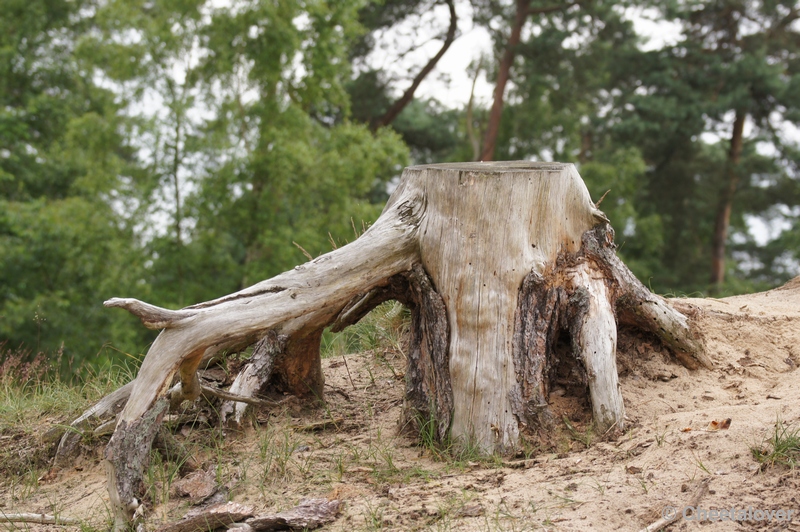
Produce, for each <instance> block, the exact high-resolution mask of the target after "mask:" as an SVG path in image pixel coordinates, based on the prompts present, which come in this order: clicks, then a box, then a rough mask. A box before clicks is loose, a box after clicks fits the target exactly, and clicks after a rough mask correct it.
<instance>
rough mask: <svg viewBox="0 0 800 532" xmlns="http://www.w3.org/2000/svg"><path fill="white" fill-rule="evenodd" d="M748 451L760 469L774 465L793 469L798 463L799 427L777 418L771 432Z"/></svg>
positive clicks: (799, 458)
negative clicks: (759, 465) (760, 442)
mask: <svg viewBox="0 0 800 532" xmlns="http://www.w3.org/2000/svg"><path fill="white" fill-rule="evenodd" d="M750 451H751V453H752V454H753V458H755V459H756V461H758V462H759V463H760V464H761V467H762V469H763V468H766V467H772V466H776V465H779V466H784V467H788V468H790V469H794V468H795V467H797V465H798V463H800V427H798V426H790V425H787V424H786V423H784V422H783V421H781V420H778V421H777V422H776V423H775V428H774V430H773V432H772V434H771V435H770V436H769V437H768V438H766V439H765V440H764V442H763V443H762V444H760V445H754V446H753V447H751V448H750Z"/></svg>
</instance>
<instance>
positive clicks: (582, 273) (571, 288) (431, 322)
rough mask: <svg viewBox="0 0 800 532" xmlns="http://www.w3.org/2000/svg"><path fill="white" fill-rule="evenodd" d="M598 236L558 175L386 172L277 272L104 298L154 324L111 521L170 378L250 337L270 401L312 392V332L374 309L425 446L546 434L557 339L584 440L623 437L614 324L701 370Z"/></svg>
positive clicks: (553, 170) (678, 317)
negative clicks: (335, 230)
mask: <svg viewBox="0 0 800 532" xmlns="http://www.w3.org/2000/svg"><path fill="white" fill-rule="evenodd" d="M613 235H614V233H613V230H612V229H611V227H610V225H608V220H607V219H606V217H605V215H604V214H603V213H602V212H601V211H600V210H598V209H597V208H596V207H595V205H594V204H593V203H592V201H591V199H590V197H589V192H588V191H587V189H586V186H585V185H584V184H583V181H582V180H581V178H580V176H579V175H578V173H577V171H576V170H575V168H574V166H572V165H569V164H559V163H549V164H548V163H530V162H524V161H523V162H514V163H459V164H441V165H428V166H418V167H412V168H407V169H406V170H405V171H404V173H403V177H402V179H401V182H400V185H399V186H398V188H397V189H396V191H395V192H394V194H392V197H391V198H390V199H389V202H388V204H387V205H386V208H385V209H384V211H383V213H382V214H381V216H380V218H379V219H378V220H377V221H376V222H375V224H374V225H373V226H372V227H370V228H369V230H367V231H366V232H365V233H364V234H363V235H362V236H361V237H360V238H359V239H357V240H356V241H355V242H353V243H351V244H348V245H347V246H344V247H342V248H339V249H337V250H335V251H332V252H331V253H328V254H327V255H323V256H321V257H318V258H317V259H314V260H312V261H310V262H308V263H306V264H304V265H302V266H297V267H296V268H295V269H294V270H292V271H289V272H286V273H283V274H281V275H278V276H277V277H274V278H272V279H269V280H267V281H263V282H261V283H258V284H256V285H254V286H252V287H250V288H247V289H245V290H242V291H240V292H237V293H235V294H232V295H229V296H226V297H222V298H220V299H217V300H214V301H209V302H206V303H201V304H198V305H194V306H191V307H187V308H184V309H182V310H176V311H172V310H165V309H161V308H158V307H155V306H152V305H149V304H146V303H142V302H140V301H137V300H134V299H112V300H109V301H108V302H106V305H107V306H113V307H122V308H125V309H127V310H129V311H130V312H132V313H133V314H135V315H137V316H139V317H140V319H141V320H142V322H143V323H144V324H145V325H146V326H148V327H151V328H158V329H163V331H162V332H161V334H160V335H159V337H158V338H157V339H156V341H155V342H154V343H153V345H152V347H151V348H150V351H149V352H148V354H147V356H146V357H145V360H144V362H143V363H142V367H141V369H140V371H139V375H138V377H137V378H136V382H135V385H134V386H133V390H132V392H131V397H130V399H129V401H128V403H127V405H126V406H125V409H124V410H123V411H122V412H121V414H120V416H119V419H118V422H117V429H116V431H115V433H114V436H113V437H112V439H111V441H110V442H109V445H108V448H107V451H106V456H107V460H108V470H109V490H110V491H111V492H112V497H111V499H112V501H113V506H114V509H115V512H116V516H117V527H118V528H119V527H122V526H125V525H126V524H127V522H128V521H129V520H130V519H131V518H132V516H133V512H134V511H135V509H136V507H137V506H138V502H137V497H138V494H137V492H136V490H135V487H136V486H137V482H138V481H139V480H140V478H141V470H139V471H136V467H141V464H142V461H141V460H136V461H130V462H129V463H126V464H125V466H124V467H123V465H122V464H121V463H120V461H119V458H117V457H120V456H122V453H123V452H124V453H127V454H129V455H131V456H143V455H142V454H141V452H140V453H139V454H137V453H134V452H133V451H132V450H131V449H132V448H138V449H142V448H147V449H149V446H150V444H151V442H152V434H153V431H152V426H153V425H154V424H157V423H158V421H159V419H160V414H161V413H162V412H163V408H164V407H163V402H162V401H159V398H160V397H161V396H163V395H164V393H165V392H166V391H167V388H168V387H169V385H170V382H171V379H172V376H173V375H174V374H175V372H178V373H179V374H180V379H181V387H180V389H179V390H180V393H182V394H183V398H185V399H193V398H194V397H197V395H199V393H200V386H199V384H198V383H197V377H196V370H197V366H198V363H199V360H200V359H201V358H202V357H203V356H204V355H205V356H208V355H209V354H211V353H215V352H218V351H220V350H222V349H225V348H227V347H229V346H232V345H242V344H245V343H248V342H249V343H254V342H256V341H257V340H258V339H259V338H264V337H268V338H271V340H269V341H268V342H267V343H268V344H269V348H268V351H270V352H271V353H272V354H273V357H274V358H275V361H274V367H275V369H274V372H275V373H276V376H275V377H273V378H277V379H278V383H279V384H280V385H281V386H282V387H283V388H284V391H288V392H290V393H293V394H295V395H307V396H316V397H321V390H322V374H321V372H320V370H319V368H320V365H319V335H320V334H321V332H322V330H323V328H324V327H326V326H327V325H330V324H333V328H334V329H340V328H342V327H344V326H346V325H348V324H350V323H354V322H356V321H358V319H360V318H361V317H362V316H364V315H365V314H366V313H367V312H368V311H369V310H370V309H372V308H374V307H375V306H376V305H377V304H379V303H380V302H382V301H385V300H387V299H397V300H399V301H401V302H402V303H404V304H406V305H407V306H408V307H410V309H411V312H412V331H411V347H410V354H409V357H408V360H409V367H408V368H407V371H406V375H407V383H406V403H405V412H406V413H405V417H406V419H407V420H408V421H410V422H412V423H411V425H413V426H416V427H417V428H418V429H421V428H423V427H431V426H433V427H435V434H436V437H438V438H439V439H442V440H443V439H446V438H451V439H452V440H453V441H456V442H458V441H462V442H464V443H467V442H472V443H474V444H477V445H479V446H480V447H481V448H482V449H483V450H484V451H485V452H493V451H510V450H514V449H515V448H517V446H518V445H519V443H520V439H521V435H522V434H524V433H534V434H535V433H540V434H541V433H543V432H546V431H547V430H548V429H549V428H550V425H551V424H552V420H553V419H554V415H553V413H552V412H550V407H549V405H548V389H549V375H550V370H551V369H552V368H554V367H555V365H556V364H557V363H559V362H560V361H559V360H558V359H557V357H556V355H555V353H556V349H555V344H556V342H557V341H558V338H559V336H562V335H568V336H569V337H570V338H571V344H572V355H573V356H572V357H571V358H570V363H571V364H573V365H574V366H575V367H578V368H581V371H582V372H583V374H584V375H585V377H586V383H587V388H588V394H589V396H590V398H591V403H592V410H593V414H594V422H595V424H596V426H597V429H598V430H599V431H600V432H601V433H605V432H607V431H609V430H610V429H613V428H616V429H618V430H621V429H624V427H625V418H624V406H623V403H622V396H621V393H620V389H619V381H618V378H617V371H616V362H615V349H616V334H617V331H616V319H617V318H618V319H619V321H620V322H621V323H625V324H629V325H634V326H637V327H640V328H643V329H645V330H648V331H651V332H653V333H654V334H656V335H658V336H660V337H661V338H662V339H663V341H664V342H665V343H666V344H668V345H669V346H670V347H671V348H672V349H673V350H674V351H675V352H676V354H677V355H678V356H679V358H680V359H681V360H682V361H686V362H687V364H689V365H695V366H697V365H699V364H703V365H706V366H710V362H709V360H708V358H707V357H706V356H705V354H704V352H703V347H702V342H701V341H700V340H698V339H697V338H696V337H695V334H694V332H693V331H692V330H691V327H690V323H689V321H688V320H687V318H686V317H685V316H683V315H682V314H680V313H679V312H677V311H676V310H674V309H673V308H672V307H671V306H670V305H669V304H667V303H666V302H665V300H663V299H662V298H660V297H658V296H654V295H652V294H650V292H649V291H648V290H647V289H646V288H644V287H643V286H642V285H641V283H639V282H638V281H637V280H636V278H635V277H634V276H633V275H632V274H631V273H630V271H629V270H628V269H627V268H626V267H625V266H624V265H623V264H622V263H621V262H620V261H619V259H618V258H617V257H616V254H615V252H614V249H615V246H614V243H613ZM270 364H271V363H270ZM270 364H265V367H266V366H270V367H272V366H271V365H270ZM277 375H282V376H281V377H280V378H278V377H277ZM242 389H243V388H242ZM240 390H241V389H240ZM159 405H162V406H159ZM431 423H432V424H433V425H431ZM133 462H135V463H133ZM137 475H139V477H138V478H137Z"/></svg>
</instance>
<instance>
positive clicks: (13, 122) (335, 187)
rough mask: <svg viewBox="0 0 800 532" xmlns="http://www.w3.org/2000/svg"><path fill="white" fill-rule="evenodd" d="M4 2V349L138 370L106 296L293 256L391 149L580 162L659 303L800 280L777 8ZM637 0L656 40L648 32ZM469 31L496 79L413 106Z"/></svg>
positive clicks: (365, 215)
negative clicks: (449, 98)
mask: <svg viewBox="0 0 800 532" xmlns="http://www.w3.org/2000/svg"><path fill="white" fill-rule="evenodd" d="M0 13H2V15H0V346H1V347H2V350H0V351H1V352H0V357H2V356H6V357H8V356H11V355H12V354H13V355H14V356H17V357H18V356H19V354H20V353H29V354H30V356H33V355H35V354H37V353H48V354H49V355H48V356H52V354H59V356H60V362H59V363H60V364H61V365H62V369H63V370H64V371H66V372H75V373H79V372H81V371H82V369H84V368H94V369H98V368H103V367H107V366H108V365H109V364H114V363H119V362H120V361H129V362H132V363H134V364H135V363H136V361H137V360H139V359H140V358H141V356H142V355H141V353H144V352H146V350H147V346H148V345H149V343H150V342H151V341H152V340H153V338H154V334H153V333H152V332H151V331H148V330H147V329H145V328H144V327H142V326H141V325H140V324H139V322H138V321H137V320H136V319H135V318H133V317H131V316H129V315H127V314H126V313H122V312H115V311H110V310H106V309H104V308H103V306H102V302H103V301H104V300H105V299H108V298H109V297H112V296H125V297H136V298H139V299H142V300H146V301H148V302H151V303H154V304H156V305H160V306H164V307H168V308H177V307H181V306H184V305H188V304H192V303H195V302H199V301H203V300H207V299H211V298H215V297H218V296H221V295H224V294H227V293H230V292H233V291H236V290H238V289H240V288H243V287H246V286H248V285H250V284H253V283H255V282H257V281H259V280H262V279H265V278H268V277H271V276H273V275H275V274H277V273H279V272H282V271H285V270H287V269H291V268H292V267H294V266H295V265H296V264H299V263H301V262H304V261H305V260H307V258H309V257H311V256H316V255H319V254H322V253H325V252H327V251H329V250H331V249H332V248H333V247H336V246H340V245H342V244H344V243H346V242H347V241H349V240H352V239H354V238H356V236H357V235H358V234H359V233H361V232H363V230H364V228H366V227H367V226H368V225H369V223H370V222H371V221H373V220H375V219H376V218H377V216H378V214H379V213H380V211H381V208H382V206H383V203H384V202H385V200H386V199H387V197H388V193H389V191H390V190H391V189H392V187H393V185H394V183H396V180H397V179H398V177H399V174H400V172H401V171H402V169H403V167H404V166H406V165H409V164H424V163H432V162H446V161H468V160H519V159H530V160H555V161H562V162H573V163H575V164H576V165H577V166H578V169H579V171H580V173H581V175H582V176H583V178H584V180H585V181H586V183H587V185H588V187H589V190H590V192H591V194H592V197H593V199H594V200H595V201H597V200H599V199H600V198H601V197H602V196H603V195H604V194H606V192H607V195H606V196H605V198H604V199H603V202H602V206H601V208H602V209H603V210H604V211H605V212H606V213H607V214H608V216H609V218H610V219H611V222H612V224H613V226H614V227H615V228H616V230H617V244H618V246H619V253H620V255H621V256H622V257H623V260H624V261H625V262H626V263H627V264H628V265H629V267H630V268H631V269H632V270H633V272H634V273H635V274H636V275H637V276H638V277H639V279H641V280H642V281H643V282H644V283H645V285H647V286H649V287H650V288H651V289H652V290H653V291H655V292H657V293H661V294H665V295H688V294H691V295H699V294H704V295H728V294H734V293H742V292H747V291H755V290H760V289H766V288H770V287H773V286H776V285H778V284H780V283H782V282H784V281H785V280H787V279H788V278H790V277H793V276H795V275H797V274H798V273H800V266H799V265H800V173H798V172H799V168H798V164H799V162H800V142H798V138H800V135H799V134H798V129H797V127H796V124H797V123H798V121H800V55H799V54H800V21H798V18H800V11H799V8H798V3H797V2H795V1H787V0H780V1H778V0H753V1H741V0H625V1H609V0H576V1H569V2H559V1H540V0H513V1H512V0H470V1H466V0H383V1H380V0H378V1H375V2H367V1H365V0H327V1H326V0H305V1H304V0H261V1H255V0H254V1H246V0H229V1H225V2H220V1H214V0H209V1H205V0H0ZM632 13H638V15H636V16H641V14H642V13H646V14H647V16H649V17H651V18H653V19H655V20H657V21H662V22H669V23H671V24H672V27H673V28H675V29H676V30H675V31H676V35H675V37H674V39H671V40H669V41H668V42H665V43H664V44H662V45H660V46H658V47H655V48H654V47H653V46H648V45H646V44H647V40H646V38H645V36H643V35H639V34H637V32H636V31H635V26H636V25H635V24H634V17H633V15H632ZM464 27H480V28H482V29H483V30H485V32H487V33H488V35H490V36H491V40H492V43H493V45H492V48H491V49H487V50H485V52H484V53H483V54H482V55H478V56H476V57H475V58H474V61H473V62H472V64H471V66H470V67H469V69H468V72H467V74H468V75H469V78H470V79H472V80H474V81H473V83H472V86H473V89H474V87H475V83H476V82H477V81H478V80H479V79H485V80H486V81H487V82H488V83H490V84H491V85H492V87H493V88H494V92H493V97H492V98H490V99H489V100H488V101H487V100H486V99H481V98H477V97H475V98H470V99H469V101H468V102H467V103H466V104H454V103H453V102H442V101H437V100H435V99H432V98H425V97H418V96H415V93H416V92H417V89H418V87H419V85H420V83H422V82H423V80H425V78H426V77H429V76H436V75H437V72H438V70H437V66H440V65H441V64H444V63H446V62H447V61H448V51H449V49H450V46H451V44H452V43H453V42H456V41H457V40H458V39H459V38H462V32H463V28H464ZM421 50H422V51H423V52H422V53H420V51H421ZM429 50H433V51H432V52H430V53H428V52H427V51H429ZM376 57H380V58H381V60H380V61H376V60H375V58H376ZM420 57H422V58H423V59H421V60H419V59H418V58H420ZM408 58H417V59H415V60H413V61H410V62H409V60H408ZM399 64H402V65H403V67H402V68H400V69H398V68H396V66H397V65H399ZM409 64H410V66H408V65H409ZM380 65H383V66H380ZM462 89H463V87H462Z"/></svg>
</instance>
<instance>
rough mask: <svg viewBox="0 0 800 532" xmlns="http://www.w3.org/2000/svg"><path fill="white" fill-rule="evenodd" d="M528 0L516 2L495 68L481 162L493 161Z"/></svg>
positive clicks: (526, 14)
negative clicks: (495, 74) (505, 41)
mask: <svg viewBox="0 0 800 532" xmlns="http://www.w3.org/2000/svg"><path fill="white" fill-rule="evenodd" d="M529 4H530V0H516V11H515V13H514V24H513V26H511V35H509V37H508V43H507V44H506V48H505V50H503V57H502V58H501V59H500V64H499V65H498V67H497V81H496V82H495V85H494V101H493V102H492V109H491V111H489V123H488V124H487V125H486V136H485V137H484V139H483V151H482V152H481V161H493V160H494V148H495V145H496V144H497V135H498V133H499V132H500V119H501V118H502V117H503V100H504V98H505V93H506V84H507V83H508V78H509V77H510V75H511V65H512V64H513V63H514V56H515V55H516V53H517V52H516V47H517V45H518V44H519V40H520V38H521V36H522V26H524V25H525V20H527V18H528V6H529Z"/></svg>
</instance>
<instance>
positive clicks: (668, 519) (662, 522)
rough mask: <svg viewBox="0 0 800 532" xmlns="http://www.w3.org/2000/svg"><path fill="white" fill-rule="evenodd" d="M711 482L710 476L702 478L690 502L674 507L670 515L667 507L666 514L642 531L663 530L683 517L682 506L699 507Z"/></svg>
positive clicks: (653, 531) (654, 531)
mask: <svg viewBox="0 0 800 532" xmlns="http://www.w3.org/2000/svg"><path fill="white" fill-rule="evenodd" d="M710 482H711V478H710V477H709V478H704V479H703V480H701V481H700V485H699V486H698V487H697V489H696V490H695V492H694V495H692V498H691V500H690V501H689V502H688V503H686V504H684V505H683V506H680V507H674V508H672V510H674V511H673V512H672V515H670V516H666V514H667V511H666V509H667V508H669V507H665V511H664V512H663V513H664V514H665V516H664V517H662V518H661V519H659V520H658V521H656V522H655V523H653V524H652V525H650V526H646V527H644V528H643V529H642V530H641V531H640V532H656V530H661V529H662V528H664V527H665V526H669V525H671V524H672V523H674V522H675V521H677V520H678V519H681V518H682V517H683V511H682V508H687V507H690V506H691V507H692V508H697V505H698V504H700V499H702V498H703V497H705V495H706V493H708V485H709V483H710Z"/></svg>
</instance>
